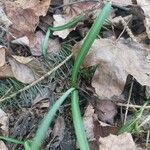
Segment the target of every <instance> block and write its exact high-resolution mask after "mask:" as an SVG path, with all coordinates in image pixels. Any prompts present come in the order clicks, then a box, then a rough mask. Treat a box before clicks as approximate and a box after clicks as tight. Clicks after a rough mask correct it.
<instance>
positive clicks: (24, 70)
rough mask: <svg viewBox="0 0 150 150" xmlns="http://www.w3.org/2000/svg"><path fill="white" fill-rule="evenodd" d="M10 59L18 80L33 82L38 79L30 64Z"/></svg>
mask: <svg viewBox="0 0 150 150" xmlns="http://www.w3.org/2000/svg"><path fill="white" fill-rule="evenodd" d="M8 61H9V63H10V65H11V69H12V72H13V75H14V77H15V78H16V79H17V80H19V81H20V82H23V83H32V82H33V81H34V80H36V77H35V75H34V73H33V71H32V70H31V69H30V68H29V67H28V66H26V65H24V64H22V63H20V62H18V61H17V60H15V59H14V58H9V59H8Z"/></svg>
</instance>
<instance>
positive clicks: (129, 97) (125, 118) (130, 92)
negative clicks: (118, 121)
mask: <svg viewBox="0 0 150 150" xmlns="http://www.w3.org/2000/svg"><path fill="white" fill-rule="evenodd" d="M133 83H134V78H133V77H132V82H131V87H130V91H129V96H128V103H127V107H126V112H125V117H124V124H125V123H126V120H127V114H128V109H129V104H130V99H131V94H132V89H133Z"/></svg>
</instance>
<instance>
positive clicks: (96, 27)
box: [72, 2, 111, 86]
mask: <svg viewBox="0 0 150 150" xmlns="http://www.w3.org/2000/svg"><path fill="white" fill-rule="evenodd" d="M110 9H111V3H110V2H109V3H107V4H106V5H105V7H104V8H103V10H102V11H100V13H99V15H98V16H97V18H96V20H95V22H94V23H93V25H92V27H91V29H90V31H89V32H88V34H87V36H86V37H85V40H84V43H83V44H82V46H81V48H80V51H79V53H78V55H77V58H76V61H75V64H74V67H73V72H72V86H76V81H77V75H78V71H79V69H80V66H81V64H82V62H83V61H84V58H85V56H86V54H87V53H88V51H89V49H90V47H91V46H92V44H93V42H94V40H95V38H96V36H97V34H98V33H99V31H100V29H101V28H102V25H103V23H104V21H105V19H106V18H107V17H108V15H109V12H110Z"/></svg>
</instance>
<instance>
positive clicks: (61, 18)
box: [53, 1, 102, 39]
mask: <svg viewBox="0 0 150 150" xmlns="http://www.w3.org/2000/svg"><path fill="white" fill-rule="evenodd" d="M68 3H69V2H68V1H64V4H68ZM101 4H102V2H79V3H74V4H72V5H67V6H66V7H64V15H53V17H54V20H55V21H54V26H55V27H56V26H61V25H64V24H66V23H68V22H70V21H71V20H72V19H74V18H75V17H76V16H78V15H80V14H81V13H84V12H85V11H90V10H93V9H96V8H98V7H100V6H101ZM74 29H75V28H70V29H65V30H62V31H55V32H54V33H53V34H54V35H58V36H59V37H61V38H63V39H65V38H66V37H67V35H68V34H69V33H70V32H71V31H72V30H74Z"/></svg>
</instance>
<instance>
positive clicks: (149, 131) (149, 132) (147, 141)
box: [146, 130, 150, 148]
mask: <svg viewBox="0 0 150 150" xmlns="http://www.w3.org/2000/svg"><path fill="white" fill-rule="evenodd" d="M149 135H150V130H148V131H147V137H146V148H148V143H149Z"/></svg>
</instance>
